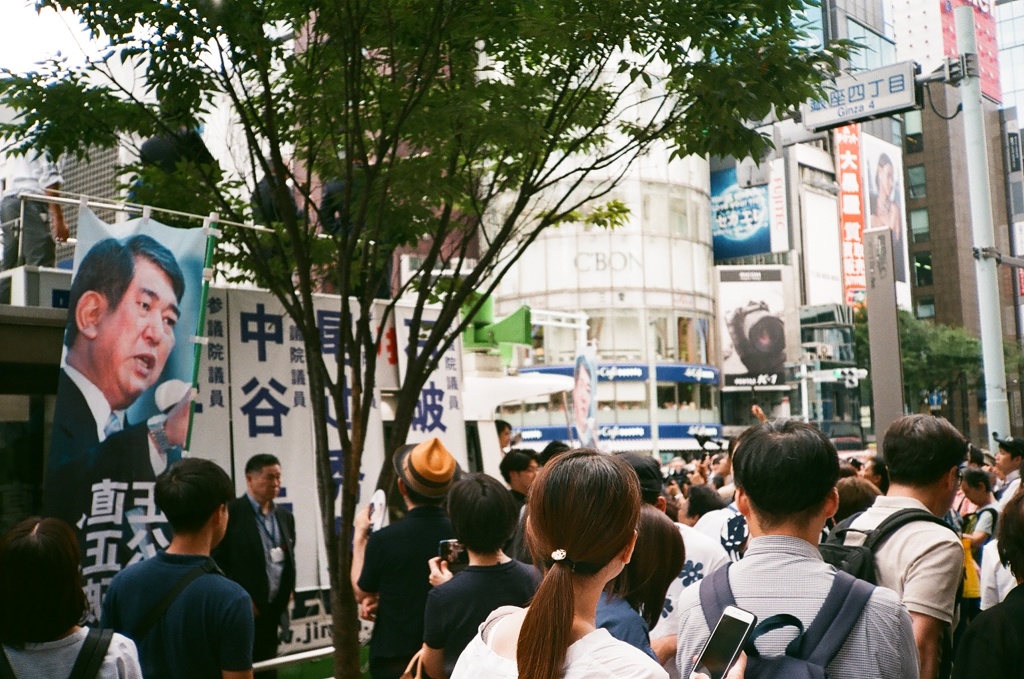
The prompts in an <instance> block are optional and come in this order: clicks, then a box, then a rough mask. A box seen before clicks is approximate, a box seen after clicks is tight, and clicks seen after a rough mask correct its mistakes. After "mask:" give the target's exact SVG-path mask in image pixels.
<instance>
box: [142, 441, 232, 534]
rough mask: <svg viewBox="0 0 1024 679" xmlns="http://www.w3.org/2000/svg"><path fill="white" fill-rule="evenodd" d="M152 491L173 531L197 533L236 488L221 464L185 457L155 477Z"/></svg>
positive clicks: (157, 504)
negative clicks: (154, 485)
mask: <svg viewBox="0 0 1024 679" xmlns="http://www.w3.org/2000/svg"><path fill="white" fill-rule="evenodd" d="M153 495H154V497H155V499H156V506H157V508H159V509H160V511H162V512H163V513H164V516H166V517H167V520H168V521H169V522H170V524H171V528H172V529H173V530H174V532H175V533H197V532H199V531H200V530H201V529H202V527H203V526H205V525H206V522H207V521H209V520H210V517H211V516H213V513H214V512H215V511H217V509H219V508H220V506H221V505H224V504H227V503H228V502H230V501H231V500H232V499H234V496H235V490H234V487H233V486H232V485H231V479H230V478H228V475H227V472H225V471H224V470H223V469H221V467H220V465H218V464H217V463H215V462H211V461H210V460H204V459H202V458H198V457H187V458H185V459H183V460H179V461H177V462H175V463H174V464H173V465H171V466H170V468H168V469H167V471H165V472H164V473H163V474H161V475H160V476H158V477H157V479H156V487H155V488H154V491H153Z"/></svg>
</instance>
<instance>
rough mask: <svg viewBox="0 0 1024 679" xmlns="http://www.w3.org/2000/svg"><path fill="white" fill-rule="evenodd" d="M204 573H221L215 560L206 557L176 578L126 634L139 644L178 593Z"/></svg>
mask: <svg viewBox="0 0 1024 679" xmlns="http://www.w3.org/2000/svg"><path fill="white" fill-rule="evenodd" d="M206 573H220V574H221V575H223V573H222V572H221V570H220V568H218V567H217V562H216V561H214V560H213V559H207V560H206V561H204V562H203V563H202V564H200V565H198V566H196V567H195V568H193V569H192V570H190V571H189V572H188V573H186V574H185V575H184V576H183V577H182V578H181V579H180V580H178V582H177V583H176V584H175V585H174V587H172V588H171V589H170V590H169V591H168V592H167V594H165V595H164V598H163V599H161V600H160V601H159V602H158V603H157V605H156V606H154V607H153V608H151V609H150V611H149V613H147V614H146V617H145V618H143V619H142V622H141V623H139V626H138V627H137V628H136V629H135V630H134V632H133V633H132V634H130V635H128V636H130V637H131V638H132V639H134V640H135V641H136V642H137V643H140V644H141V643H142V640H143V639H145V638H146V635H147V634H149V631H150V630H151V629H152V628H153V625H155V624H156V623H157V622H158V621H159V620H160V618H162V617H163V615H164V613H166V612H167V609H168V608H170V607H171V604H173V603H174V600H175V599H177V598H178V595H180V594H181V593H182V592H184V591H185V588H186V587H188V586H189V585H191V584H192V581H193V580H195V579H196V578H198V577H199V576H201V575H204V574H206Z"/></svg>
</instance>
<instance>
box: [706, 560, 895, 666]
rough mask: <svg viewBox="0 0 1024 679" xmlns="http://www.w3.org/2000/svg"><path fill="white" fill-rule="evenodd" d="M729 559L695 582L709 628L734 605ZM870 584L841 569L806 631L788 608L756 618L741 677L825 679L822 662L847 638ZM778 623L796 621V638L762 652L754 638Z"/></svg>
mask: <svg viewBox="0 0 1024 679" xmlns="http://www.w3.org/2000/svg"><path fill="white" fill-rule="evenodd" d="M730 565H732V564H726V565H725V566H724V567H723V568H719V569H717V570H715V571H713V572H712V573H711V574H710V575H708V576H707V577H706V578H704V579H703V580H701V583H700V585H699V587H700V590H699V592H698V594H699V595H700V606H701V609H702V610H703V612H704V620H705V622H707V625H708V629H709V630H713V629H715V625H716V624H717V623H718V620H719V618H721V617H722V612H723V611H724V610H725V607H726V606H735V605H736V601H735V599H734V598H733V594H732V589H731V588H730V587H729V566H730ZM874 589H875V587H874V585H870V584H868V583H867V582H864V581H863V580H858V579H857V578H855V577H853V576H851V575H849V574H847V573H843V572H841V571H840V572H838V573H836V576H835V579H834V580H833V581H832V588H831V589H830V590H829V592H828V595H827V596H826V597H825V601H824V602H823V603H822V604H821V608H820V609H818V614H817V615H816V616H815V617H814V620H813V621H812V622H811V624H810V626H809V627H808V628H807V630H806V631H805V630H804V627H803V623H802V622H800V619H799V618H797V617H796V616H794V615H790V614H788V613H780V614H777V615H773V616H771V617H769V618H765V619H764V620H762V621H761V622H759V623H758V624H757V626H756V627H754V630H753V632H751V634H750V638H749V639H748V640H747V643H746V645H745V646H744V647H743V650H744V651H746V654H747V670H746V673H745V674H744V676H745V677H746V679H771V678H773V677H782V678H784V679H825V677H826V674H825V667H826V666H827V665H828V664H829V663H830V662H832V659H833V658H835V656H836V654H837V653H839V650H840V649H841V648H842V647H843V644H844V643H846V639H847V637H849V635H850V632H851V631H852V630H853V626H854V625H855V624H857V620H858V619H859V618H860V614H861V611H863V610H864V606H865V605H867V603H868V599H870V598H871V593H872V592H873V591H874ZM783 627H796V628H797V630H798V632H797V635H796V638H795V639H793V641H791V642H790V643H789V645H788V646H787V647H786V653H785V654H784V655H777V656H774V657H770V658H768V657H763V656H762V655H761V654H760V653H759V652H758V650H757V648H756V647H755V645H754V642H755V641H757V639H758V638H760V637H761V636H763V635H764V634H767V633H768V632H771V631H773V630H777V629H781V628H783Z"/></svg>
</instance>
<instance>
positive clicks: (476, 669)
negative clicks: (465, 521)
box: [452, 449, 668, 679]
mask: <svg viewBox="0 0 1024 679" xmlns="http://www.w3.org/2000/svg"><path fill="white" fill-rule="evenodd" d="M527 516H528V518H527V540H528V542H529V545H530V551H531V552H532V553H533V557H534V562H535V563H537V564H539V565H541V566H542V568H544V569H545V574H544V579H543V581H542V582H541V585H540V588H539V589H538V590H537V594H536V595H535V596H534V598H533V601H532V602H531V604H530V607H529V608H526V609H522V608H515V607H511V606H506V607H503V608H499V609H497V610H496V611H494V613H492V614H491V615H490V617H489V618H488V619H487V621H485V622H484V624H483V625H481V627H480V633H479V634H477V635H476V636H475V637H474V638H473V641H472V642H470V644H469V646H467V647H466V650H465V651H464V652H463V654H462V655H461V656H460V658H459V661H458V664H457V665H456V666H455V671H454V673H453V674H452V677H453V679H470V678H472V679H475V678H477V677H499V678H513V677H523V678H524V679H525V678H527V677H529V679H584V678H588V679H590V678H599V677H608V678H611V677H617V678H626V679H661V678H663V677H667V676H668V675H667V674H666V672H665V670H663V669H662V668H661V667H659V666H658V664H657V663H656V662H654V661H653V660H652V659H651V658H650V657H648V656H647V655H646V654H644V653H643V652H642V651H640V650H638V649H636V648H634V647H632V646H630V645H628V644H626V643H624V642H621V641H618V640H617V639H614V638H612V636H611V635H610V634H608V631H607V630H604V629H597V628H596V627H595V625H594V618H595V615H596V611H597V602H598V600H599V599H600V598H601V591H602V590H603V589H604V587H605V585H607V584H608V582H609V581H611V580H612V579H613V578H615V577H616V576H617V575H618V574H619V573H620V572H621V571H622V569H623V567H624V566H625V565H626V564H627V563H629V560H630V558H631V557H632V555H633V547H634V546H635V544H636V537H637V532H636V528H637V523H638V521H639V517H640V485H639V482H638V481H637V477H636V474H635V473H634V472H633V470H632V469H631V468H630V467H629V465H628V464H626V463H625V462H624V461H622V460H620V459H618V458H617V457H615V456H613V455H605V454H602V453H598V452H597V451H594V450H585V449H584V450H576V451H572V452H568V453H564V454H563V455H560V456H559V457H557V458H555V459H554V460H552V461H551V462H550V463H548V464H547V465H546V466H545V467H544V468H543V470H542V471H541V473H540V475H539V476H538V478H537V480H536V481H535V482H534V484H533V486H532V488H531V489H530V496H529V500H528V515H527Z"/></svg>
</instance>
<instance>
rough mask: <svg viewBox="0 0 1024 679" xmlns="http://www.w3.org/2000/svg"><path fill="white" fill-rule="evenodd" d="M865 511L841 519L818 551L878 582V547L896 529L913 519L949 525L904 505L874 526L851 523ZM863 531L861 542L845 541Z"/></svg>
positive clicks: (840, 566)
mask: <svg viewBox="0 0 1024 679" xmlns="http://www.w3.org/2000/svg"><path fill="white" fill-rule="evenodd" d="M862 513H863V512H860V513H857V514H854V515H853V516H851V517H849V518H847V519H845V520H843V521H841V522H840V523H839V524H837V525H836V527H835V528H833V529H832V532H831V533H829V536H828V539H827V540H826V541H825V542H823V543H821V544H820V545H818V551H819V552H821V557H822V558H823V559H824V560H825V562H826V563H829V564H832V565H833V566H835V567H836V570H838V571H842V572H844V573H849V574H850V575H852V576H854V577H856V578H860V579H861V580H864V581H866V582H870V583H871V584H872V585H877V584H878V581H877V579H876V574H875V550H876V549H878V547H879V546H880V545H881V544H882V543H883V542H885V541H886V540H887V539H888V538H889V537H890V536H892V534H893V533H895V532H896V531H898V530H899V529H900V528H902V527H903V526H905V525H907V524H908V523H912V522H914V521H928V522H930V523H936V524H939V525H940V526H945V527H946V528H949V529H950V530H952V528H950V526H949V524H947V523H946V522H945V521H943V520H942V519H940V518H939V517H937V516H935V515H934V514H932V513H931V512H928V511H926V510H924V509H901V510H900V511H898V512H895V513H893V514H891V515H889V516H887V517H886V518H885V520H884V521H882V523H880V524H878V527H877V528H875V529H874V530H859V529H856V528H851V527H850V526H851V525H852V524H853V522H854V521H856V520H857V519H858V518H859V517H860V515H861V514H862ZM851 532H853V533H861V534H864V535H866V536H867V538H866V539H865V540H864V544H862V545H845V544H843V542H844V541H845V540H846V534H847V533H851Z"/></svg>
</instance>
